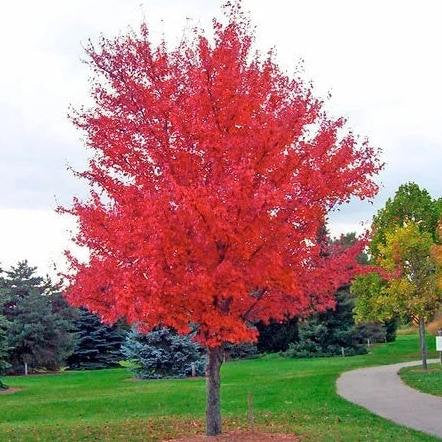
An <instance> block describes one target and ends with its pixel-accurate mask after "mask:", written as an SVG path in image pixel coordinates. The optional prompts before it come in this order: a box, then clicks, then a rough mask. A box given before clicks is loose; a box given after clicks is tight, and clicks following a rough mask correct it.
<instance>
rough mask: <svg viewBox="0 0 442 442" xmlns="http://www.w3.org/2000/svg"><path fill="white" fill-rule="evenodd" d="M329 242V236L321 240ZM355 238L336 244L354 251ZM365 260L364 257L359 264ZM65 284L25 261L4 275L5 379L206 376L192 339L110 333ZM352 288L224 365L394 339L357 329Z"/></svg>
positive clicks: (121, 327) (119, 328)
mask: <svg viewBox="0 0 442 442" xmlns="http://www.w3.org/2000/svg"><path fill="white" fill-rule="evenodd" d="M322 234H323V235H324V238H327V239H326V240H327V241H329V240H328V235H326V232H325V231H324V232H322ZM355 240H356V236H355V234H349V235H345V236H342V237H341V238H340V239H339V240H338V242H340V243H341V244H344V245H351V244H353V243H354V241H355ZM361 259H362V260H366V257H365V256H361ZM61 290H62V288H61V285H60V284H56V283H54V282H53V281H51V280H50V279H49V278H47V277H46V278H44V277H41V276H39V275H38V274H37V269H36V268H35V267H31V266H30V265H29V264H28V262H27V261H22V262H19V263H18V264H17V265H16V266H13V267H11V268H10V269H9V270H2V271H1V273H0V373H2V374H4V373H8V374H28V373H35V372H43V371H55V370H59V369H60V368H63V367H68V368H70V369H100V368H108V367H115V366H118V364H119V362H120V361H121V360H123V359H129V360H131V361H132V362H133V364H134V365H133V369H134V372H135V373H136V375H137V376H140V377H150V378H154V377H170V376H177V377H182V376H187V375H190V374H192V373H193V374H197V375H199V374H203V373H204V366H205V355H204V352H203V351H202V349H201V348H200V347H199V346H198V345H197V344H196V343H194V342H193V341H192V339H191V336H180V335H178V334H177V333H175V332H174V331H173V330H168V329H161V328H159V329H157V330H155V331H154V332H152V333H150V334H148V335H140V334H139V333H137V332H136V331H134V330H130V329H129V327H128V326H127V325H125V324H122V323H117V324H115V325H113V326H108V325H105V324H103V323H102V322H101V320H100V318H99V317H98V316H96V315H94V314H92V313H90V312H88V311H86V310H83V309H77V308H72V307H70V306H69V305H68V304H67V302H66V301H65V299H64V297H63V294H62V291H61ZM353 308H354V300H353V298H352V296H351V294H350V290H349V287H348V286H346V287H342V288H341V289H340V290H339V291H338V293H337V305H336V309H334V310H328V311H326V312H324V313H321V314H316V315H313V316H311V317H309V318H293V319H290V320H287V321H283V322H270V323H268V324H265V323H263V322H259V323H257V324H255V326H256V327H257V328H258V330H259V339H258V341H257V343H254V344H242V345H227V346H226V352H225V353H226V358H231V359H235V358H244V357H256V356H257V355H258V354H260V353H268V352H281V353H282V354H284V355H286V356H290V357H313V356H332V355H341V354H342V353H344V354H345V355H353V354H360V353H363V352H365V351H366V344H367V342H368V340H371V342H375V341H384V340H386V339H387V340H390V339H393V338H394V331H393V333H389V332H388V331H387V329H386V328H385V325H384V324H382V323H372V324H364V325H357V324H355V321H354V318H353Z"/></svg>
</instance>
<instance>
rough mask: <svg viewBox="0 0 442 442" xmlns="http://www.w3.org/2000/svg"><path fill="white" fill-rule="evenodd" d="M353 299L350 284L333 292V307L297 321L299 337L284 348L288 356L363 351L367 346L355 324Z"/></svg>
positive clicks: (330, 354) (329, 354)
mask: <svg viewBox="0 0 442 442" xmlns="http://www.w3.org/2000/svg"><path fill="white" fill-rule="evenodd" d="M353 307H354V301H353V299H352V297H351V296H350V291H349V287H343V288H341V289H340V290H339V291H338V292H337V294H336V308H335V309H330V310H327V311H325V312H323V313H319V314H315V315H313V316H311V317H310V318H308V319H305V320H303V321H300V323H299V340H298V342H297V343H294V344H290V346H289V349H288V350H287V351H286V352H285V355H286V356H289V357H298V358H302V357H313V356H335V355H341V354H342V349H344V353H345V355H355V354H363V353H366V352H367V350H366V348H365V346H364V343H363V342H362V339H361V337H360V335H359V333H358V330H357V328H356V327H355V322H354V319H353Z"/></svg>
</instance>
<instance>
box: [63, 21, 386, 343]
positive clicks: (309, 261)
mask: <svg viewBox="0 0 442 442" xmlns="http://www.w3.org/2000/svg"><path fill="white" fill-rule="evenodd" d="M214 32H215V35H214V39H213V40H211V39H208V38H206V37H205V36H204V35H203V34H201V33H200V32H195V34H194V37H193V38H192V39H190V40H184V41H183V42H182V43H181V44H180V45H179V46H178V47H177V48H176V49H174V50H168V49H167V48H166V46H165V45H164V44H160V45H159V46H158V47H153V46H152V44H151V43H150V37H149V34H148V31H147V28H146V27H145V26H143V27H142V28H141V31H140V32H139V33H131V34H129V35H126V36H124V37H119V38H117V39H113V40H108V39H102V40H101V41H100V43H99V44H98V45H97V46H92V45H91V46H90V47H89V48H88V49H87V52H88V55H89V56H90V64H91V66H92V68H93V70H94V73H95V77H94V82H93V88H92V96H93V99H94V102H95V105H94V107H93V108H92V109H89V110H81V111H79V112H78V114H77V115H76V116H75V118H74V122H75V124H76V125H77V126H78V127H80V128H81V129H82V130H84V132H85V134H86V138H87V142H88V146H89V147H90V148H91V149H92V151H93V152H94V155H93V157H92V159H91V161H90V165H89V168H88V170H87V171H86V172H84V173H82V174H81V175H82V176H83V177H84V178H86V179H87V180H88V181H89V183H90V186H91V198H90V200H89V201H87V202H81V201H78V200H75V201H74V204H73V207H72V208H71V209H68V210H66V211H67V212H69V213H72V214H74V215H76V216H77V218H78V220H79V225H80V233H79V234H78V237H77V238H76V241H77V242H78V243H79V244H80V245H81V246H84V247H86V248H88V249H89V251H90V260H89V262H88V263H87V264H82V263H79V262H77V261H76V260H75V259H74V258H72V257H70V259H71V263H72V266H73V269H74V272H73V274H72V276H71V277H70V283H71V284H70V288H69V291H68V299H69V300H70V301H71V302H72V303H73V304H74V305H82V306H85V307H87V308H88V309H90V310H92V311H93V312H96V313H98V314H100V315H101V316H102V318H103V319H104V320H105V321H108V322H112V321H115V320H117V319H118V318H121V317H124V318H126V320H127V321H128V322H129V323H134V324H138V326H139V327H140V328H141V329H142V330H149V329H151V328H152V327H155V326H157V325H159V324H161V325H164V326H169V327H173V328H175V329H177V330H178V331H180V332H187V331H188V330H189V324H197V325H198V335H197V337H198V339H199V340H200V342H202V343H203V344H205V345H207V346H216V345H218V344H220V343H222V342H241V341H250V340H253V339H254V338H255V337H256V331H255V330H254V328H253V327H252V326H251V325H250V321H254V320H257V319H260V320H264V321H266V320H269V319H270V318H274V319H276V320H281V319H283V318H284V317H286V316H293V315H297V314H302V313H305V312H306V311H309V310H312V309H315V310H321V309H324V308H327V307H330V306H332V305H333V303H334V298H333V293H334V292H335V290H336V288H337V287H338V286H340V285H342V284H343V283H345V282H347V281H348V280H349V279H350V278H351V276H352V274H353V272H354V271H355V264H354V263H355V260H354V257H355V255H356V254H357V252H358V251H357V250H356V248H351V249H348V250H347V251H345V252H342V253H332V254H324V253H321V246H320V244H318V241H317V233H318V231H319V229H320V227H321V226H322V224H323V222H324V219H325V217H326V214H327V212H328V211H329V210H330V209H332V208H333V207H335V206H336V205H338V204H341V203H343V202H347V201H348V200H349V198H350V197H351V196H356V197H359V198H361V199H363V198H366V197H372V196H373V195H374V194H375V193H376V191H377V186H376V185H375V184H374V183H373V181H372V178H373V176H374V175H375V174H376V173H377V172H378V171H379V169H380V167H381V165H380V164H379V162H378V159H377V152H376V151H375V150H374V149H373V148H372V147H370V146H369V144H368V143H367V142H359V141H358V140H357V139H356V138H355V137H354V136H353V135H352V133H351V132H349V131H348V130H347V129H346V128H345V125H344V123H345V122H344V121H343V119H337V120H336V119H331V118H329V117H328V116H327V115H326V114H325V112H324V111H323V109H322V108H323V103H322V102H321V101H320V100H318V99H317V98H315V97H314V96H313V94H312V90H311V86H310V85H308V84H305V83H303V82H302V81H301V80H300V79H298V78H291V77H289V76H287V75H286V74H285V73H283V72H282V71H281V70H280V69H279V68H278V66H277V65H276V64H275V62H274V57H273V55H272V54H271V53H270V54H269V55H268V56H267V57H266V58H265V59H261V58H260V57H259V56H258V55H254V54H252V51H251V44H252V42H253V33H252V32H251V31H250V27H249V25H248V23H247V21H246V20H244V18H243V17H242V16H241V15H240V14H238V13H233V14H232V15H231V16H230V18H229V20H228V22H227V24H225V25H223V24H220V23H218V22H214Z"/></svg>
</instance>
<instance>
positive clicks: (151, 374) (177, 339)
mask: <svg viewBox="0 0 442 442" xmlns="http://www.w3.org/2000/svg"><path fill="white" fill-rule="evenodd" d="M122 351H123V354H124V355H125V356H126V358H127V359H129V360H131V362H133V363H134V368H133V371H134V373H135V374H136V376H137V377H140V378H142V379H160V378H184V377H186V376H191V375H192V371H194V373H195V374H196V375H198V376H202V375H204V373H205V368H206V359H207V358H206V355H205V353H204V350H203V349H202V348H201V347H200V346H199V345H198V344H197V343H196V342H194V341H193V340H192V338H191V337H190V336H188V335H185V336H183V335H179V334H177V333H176V332H174V331H173V330H170V329H168V328H159V329H157V330H154V331H152V332H150V333H147V334H145V335H143V334H140V333H137V332H136V331H131V332H129V334H128V336H127V338H126V342H125V343H124V345H123V348H122Z"/></svg>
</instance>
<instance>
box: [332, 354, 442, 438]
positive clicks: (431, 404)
mask: <svg viewBox="0 0 442 442" xmlns="http://www.w3.org/2000/svg"><path fill="white" fill-rule="evenodd" d="M428 362H429V363H433V362H438V360H437V359H434V360H430V361H428ZM420 363H421V362H420V361H414V362H404V363H401V364H393V365H383V366H380V367H369V368H360V369H358V370H352V371H347V372H346V373H343V374H342V375H341V376H340V377H339V379H338V381H337V383H336V386H337V392H338V394H339V395H340V396H342V397H343V398H345V399H347V400H349V401H350V402H353V403H355V404H358V405H360V406H362V407H364V408H367V409H368V410H370V411H372V412H373V413H375V414H377V415H379V416H382V417H384V418H386V419H389V420H391V421H393V422H396V423H398V424H400V425H404V426H406V427H409V428H413V429H415V430H419V431H423V432H425V433H429V434H432V435H434V436H438V437H440V438H442V397H438V396H433V395H431V394H425V393H421V392H419V391H417V390H415V389H413V388H410V387H408V386H407V385H405V384H404V383H403V382H402V380H401V379H400V377H399V375H398V372H399V370H400V369H401V368H402V367H410V366H413V365H419V364H420Z"/></svg>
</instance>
